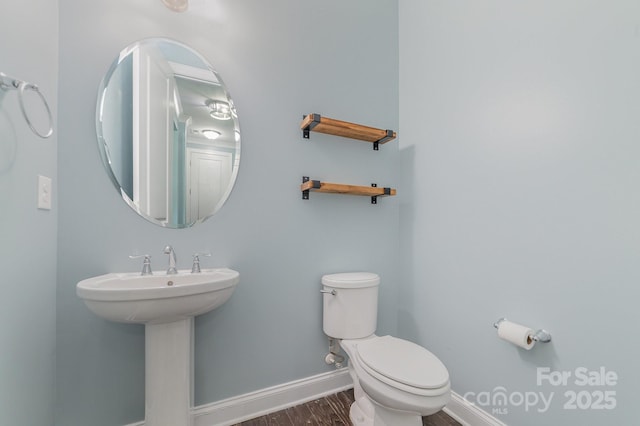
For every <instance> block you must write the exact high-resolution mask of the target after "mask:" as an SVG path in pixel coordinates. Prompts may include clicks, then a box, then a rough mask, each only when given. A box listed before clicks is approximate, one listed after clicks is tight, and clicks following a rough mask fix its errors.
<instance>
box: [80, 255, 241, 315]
mask: <svg viewBox="0 0 640 426" xmlns="http://www.w3.org/2000/svg"><path fill="white" fill-rule="evenodd" d="M239 279H240V274H239V273H238V272H237V271H234V270H232V269H227V268H217V269H203V270H202V272H201V273H199V274H192V273H191V271H190V270H180V271H178V274H176V275H165V274H157V275H140V273H135V272H131V273H122V274H120V273H112V274H105V275H100V276H97V277H93V278H88V279H86V280H83V281H80V282H79V283H78V285H77V287H76V293H77V295H78V297H80V298H81V299H83V300H84V303H85V304H86V305H87V307H89V309H91V310H92V311H93V312H94V313H95V314H96V315H98V316H100V317H102V318H104V319H108V320H111V321H116V322H125V323H136V324H150V323H151V324H154V323H166V322H173V321H178V320H181V319H187V318H190V317H194V316H196V315H200V314H204V313H206V312H209V311H211V310H213V309H215V308H217V307H218V306H220V305H222V304H223V303H224V302H226V301H227V300H228V299H229V298H230V297H231V294H232V293H233V291H234V290H235V287H236V284H237V283H238V281H239Z"/></svg>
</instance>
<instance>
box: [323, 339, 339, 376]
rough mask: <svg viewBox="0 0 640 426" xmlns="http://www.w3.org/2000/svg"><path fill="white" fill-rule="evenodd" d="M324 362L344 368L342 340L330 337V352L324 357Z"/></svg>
mask: <svg viewBox="0 0 640 426" xmlns="http://www.w3.org/2000/svg"><path fill="white" fill-rule="evenodd" d="M324 362H326V363H327V364H329V365H332V364H333V365H334V366H335V367H336V368H342V367H343V364H342V363H343V362H344V357H343V356H342V355H340V342H339V341H338V339H334V338H332V337H329V353H328V354H327V356H325V357H324Z"/></svg>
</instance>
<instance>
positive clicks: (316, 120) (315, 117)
mask: <svg viewBox="0 0 640 426" xmlns="http://www.w3.org/2000/svg"><path fill="white" fill-rule="evenodd" d="M302 118H307V116H306V115H303V116H302ZM321 118H322V117H321V116H320V114H311V123H309V125H308V126H307V127H305V128H304V129H302V137H303V138H305V139H309V138H310V132H311V131H312V130H313V128H314V127H316V126H317V125H318V124H320V119H321Z"/></svg>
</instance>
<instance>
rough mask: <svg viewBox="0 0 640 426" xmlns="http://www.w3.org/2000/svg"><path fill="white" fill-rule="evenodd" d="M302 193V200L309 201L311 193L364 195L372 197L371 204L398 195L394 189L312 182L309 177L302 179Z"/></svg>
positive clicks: (374, 185)
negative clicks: (381, 198)
mask: <svg viewBox="0 0 640 426" xmlns="http://www.w3.org/2000/svg"><path fill="white" fill-rule="evenodd" d="M300 190H301V191H302V199H303V200H308V199H309V192H310V191H313V192H325V193H332V194H348V195H363V196H369V197H371V204H377V202H378V197H385V196H393V195H396V190H395V189H393V188H383V187H378V186H376V184H372V185H371V186H360V185H348V184H344V183H329V182H320V181H319V180H310V179H309V178H308V177H307V176H303V177H302V185H300Z"/></svg>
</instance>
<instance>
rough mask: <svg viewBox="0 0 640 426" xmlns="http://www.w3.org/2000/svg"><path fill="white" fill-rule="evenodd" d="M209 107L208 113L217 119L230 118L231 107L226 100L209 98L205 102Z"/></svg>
mask: <svg viewBox="0 0 640 426" xmlns="http://www.w3.org/2000/svg"><path fill="white" fill-rule="evenodd" d="M206 105H207V106H208V107H209V109H210V111H209V115H211V117H213V118H215V119H217V120H229V119H230V118H231V108H230V107H229V104H228V103H227V102H223V101H215V100H213V99H209V100H208V101H207V102H206Z"/></svg>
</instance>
